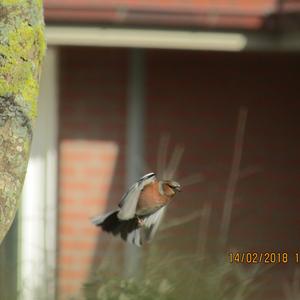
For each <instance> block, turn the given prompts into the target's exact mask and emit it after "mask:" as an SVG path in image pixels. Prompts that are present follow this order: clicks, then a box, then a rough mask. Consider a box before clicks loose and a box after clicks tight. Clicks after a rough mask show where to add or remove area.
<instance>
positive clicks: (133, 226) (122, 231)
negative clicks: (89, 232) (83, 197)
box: [92, 210, 142, 246]
mask: <svg viewBox="0 0 300 300" xmlns="http://www.w3.org/2000/svg"><path fill="white" fill-rule="evenodd" d="M118 212H119V211H118V210H116V211H113V212H110V213H108V214H106V215H103V216H98V217H95V218H94V219H92V223H93V224H95V225H96V226H99V227H101V228H102V229H103V230H104V231H106V232H110V233H112V234H113V235H120V236H121V238H122V239H123V240H125V241H129V242H131V243H133V244H135V245H137V246H141V242H142V241H141V237H140V228H139V223H138V219H137V218H133V219H130V220H119V219H118V217H117V215H118Z"/></svg>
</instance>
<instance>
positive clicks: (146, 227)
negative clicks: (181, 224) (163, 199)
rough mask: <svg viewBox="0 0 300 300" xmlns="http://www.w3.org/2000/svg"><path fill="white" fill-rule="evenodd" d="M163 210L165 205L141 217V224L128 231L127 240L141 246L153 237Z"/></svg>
mask: <svg viewBox="0 0 300 300" xmlns="http://www.w3.org/2000/svg"><path fill="white" fill-rule="evenodd" d="M165 212H166V206H164V207H162V208H160V209H159V210H158V211H157V212H155V213H154V214H152V215H150V216H148V217H145V218H144V219H143V221H144V224H143V226H142V227H139V228H137V229H135V230H133V231H132V232H130V233H129V234H128V236H127V241H128V242H130V243H132V244H134V245H136V246H138V247H140V246H142V245H143V244H144V243H145V242H150V241H151V240H152V239H153V237H154V235H155V233H156V231H157V229H158V227H159V224H160V223H161V221H162V219H163V217H164V215H165Z"/></svg>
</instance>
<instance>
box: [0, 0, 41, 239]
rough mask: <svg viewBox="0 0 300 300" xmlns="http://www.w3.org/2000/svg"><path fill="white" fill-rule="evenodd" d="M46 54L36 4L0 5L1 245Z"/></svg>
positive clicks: (8, 1) (22, 169) (12, 0)
mask: <svg viewBox="0 0 300 300" xmlns="http://www.w3.org/2000/svg"><path fill="white" fill-rule="evenodd" d="M44 52H45V40H44V21H43V12H42V2H41V1H40V0H2V1H1V2H0V243H1V241H2V240H3V238H4V236H5V234H6V232H7V231H8V229H9V227H10V225H11V224H12V221H13V219H14V216H15V213H16V210H17V207H18V199H19V197H20V194H21V190H22V186H23V182H24V178H25V174H26V169H27V163H28V158H29V152H30V144H31V139H32V123H33V121H34V119H35V117H36V115H37V111H36V107H37V97H38V88H39V78H40V70H41V64H42V60H43V56H44Z"/></svg>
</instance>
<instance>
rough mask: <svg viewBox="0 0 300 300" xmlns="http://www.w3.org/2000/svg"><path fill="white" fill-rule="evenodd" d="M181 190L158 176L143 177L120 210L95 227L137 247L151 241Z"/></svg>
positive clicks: (153, 174)
mask: <svg viewBox="0 0 300 300" xmlns="http://www.w3.org/2000/svg"><path fill="white" fill-rule="evenodd" d="M180 190H181V186H180V184H179V183H178V182H176V181H174V180H158V179H157V177H156V174H155V173H149V174H146V175H144V176H143V177H142V178H141V179H139V180H138V181H137V182H136V183H135V184H133V185H132V186H131V187H130V189H129V190H128V191H127V193H126V194H125V195H124V196H123V197H122V199H121V202H120V203H119V207H118V208H117V209H116V210H114V211H111V212H109V213H107V214H105V215H103V216H98V217H95V218H94V219H93V220H92V223H93V224H95V225H96V226H100V227H102V229H103V230H104V231H107V232H110V233H112V234H113V235H120V236H121V238H122V239H123V240H125V241H127V242H130V243H132V244H135V245H137V246H139V247H140V246H141V245H143V244H144V243H145V242H149V241H151V240H152V238H153V236H154V234H155V233H156V231H157V229H158V226H159V224H160V222H161V220H162V217H163V215H164V213H165V209H166V207H167V205H168V204H169V203H170V201H171V199H172V198H173V197H174V196H175V194H176V193H177V192H179V191H180Z"/></svg>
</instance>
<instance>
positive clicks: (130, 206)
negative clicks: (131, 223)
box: [118, 173, 156, 220]
mask: <svg viewBox="0 0 300 300" xmlns="http://www.w3.org/2000/svg"><path fill="white" fill-rule="evenodd" d="M155 180H156V177H155V174H154V173H149V174H146V175H145V176H143V177H142V178H141V179H140V180H139V181H138V182H136V183H135V184H134V185H132V186H131V188H130V189H129V190H128V192H127V193H126V194H125V195H124V196H123V197H122V199H121V202H120V204H119V207H120V211H119V213H118V219H120V220H129V219H131V218H133V217H134V216H135V212H136V207H137V203H138V200H139V197H140V193H141V191H142V190H143V188H144V186H145V185H147V184H149V183H152V182H154V181H155Z"/></svg>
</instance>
